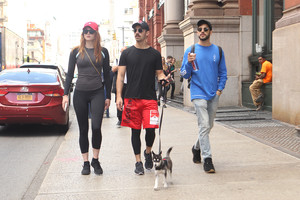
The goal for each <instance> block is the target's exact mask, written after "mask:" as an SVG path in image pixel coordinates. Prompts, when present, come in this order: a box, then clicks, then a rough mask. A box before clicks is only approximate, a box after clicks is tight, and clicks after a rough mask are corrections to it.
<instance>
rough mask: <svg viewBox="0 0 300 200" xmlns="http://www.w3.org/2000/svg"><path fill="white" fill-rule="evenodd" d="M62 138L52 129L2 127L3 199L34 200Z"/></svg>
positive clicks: (0, 196) (0, 169) (0, 194)
mask: <svg viewBox="0 0 300 200" xmlns="http://www.w3.org/2000/svg"><path fill="white" fill-rule="evenodd" d="M63 138H64V135H61V134H58V132H57V130H56V129H55V128H53V127H49V126H37V125H35V126H32V125H31V126H28V125H26V126H7V127H4V126H0V158H1V160H0V185H1V187H0V199H5V200H16V199H24V200H26V199H34V198H35V196H36V194H37V191H38V189H39V187H40V185H41V183H42V181H43V179H44V177H45V174H46V172H47V170H48V168H49V166H50V164H51V162H52V160H53V157H54V156H55V154H56V151H57V149H58V147H59V145H60V144H61V142H62V141H63Z"/></svg>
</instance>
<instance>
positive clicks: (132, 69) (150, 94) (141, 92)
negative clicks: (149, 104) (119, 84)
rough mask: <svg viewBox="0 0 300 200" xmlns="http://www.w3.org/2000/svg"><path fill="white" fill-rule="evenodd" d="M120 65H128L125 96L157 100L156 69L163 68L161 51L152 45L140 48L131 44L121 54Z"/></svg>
mask: <svg viewBox="0 0 300 200" xmlns="http://www.w3.org/2000/svg"><path fill="white" fill-rule="evenodd" d="M119 66H126V72H127V86H126V92H125V98H136V99H152V100H156V92H155V76H156V70H162V62H161V55H160V53H159V51H157V50H155V49H154V48H152V47H149V48H148V49H138V48H136V47H135V46H131V47H129V48H127V49H125V50H124V51H123V53H122V54H121V57H120V62H119Z"/></svg>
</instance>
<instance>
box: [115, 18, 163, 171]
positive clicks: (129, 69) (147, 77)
mask: <svg viewBox="0 0 300 200" xmlns="http://www.w3.org/2000/svg"><path fill="white" fill-rule="evenodd" d="M132 28H133V32H134V37H135V40H136V44H135V45H133V46H131V47H129V48H127V49H126V50H124V51H123V52H122V54H121V57H120V62H119V66H118V78H117V101H116V104H117V108H118V109H119V110H122V109H123V100H122V89H123V84H124V76H125V72H126V74H127V87H126V91H125V97H124V109H123V114H122V123H121V125H122V126H127V127H130V128H131V143H132V147H133V151H134V154H135V158H136V164H135V170H134V172H135V173H136V174H138V175H143V174H144V167H143V163H142V161H141V139H140V134H141V127H142V126H143V128H144V129H146V134H145V140H146V149H145V150H144V156H145V168H146V169H152V167H153V162H152V156H151V149H152V145H153V143H154V139H155V128H158V127H159V113H158V106H157V99H156V92H155V76H157V77H158V80H167V79H168V78H169V77H166V76H165V75H164V73H163V70H162V60H161V55H160V52H158V51H157V50H155V49H154V48H152V47H150V46H149V45H148V44H147V38H148V36H149V26H148V24H147V23H146V22H144V21H139V22H137V23H134V24H133V25H132Z"/></svg>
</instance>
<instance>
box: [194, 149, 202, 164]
mask: <svg viewBox="0 0 300 200" xmlns="http://www.w3.org/2000/svg"><path fill="white" fill-rule="evenodd" d="M192 153H193V162H194V163H201V151H200V149H199V150H196V149H194V146H193V147H192Z"/></svg>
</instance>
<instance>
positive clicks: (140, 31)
mask: <svg viewBox="0 0 300 200" xmlns="http://www.w3.org/2000/svg"><path fill="white" fill-rule="evenodd" d="M136 31H138V32H139V33H142V32H143V29H142V28H139V29H136V28H135V29H133V32H134V33H135V32H136Z"/></svg>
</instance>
